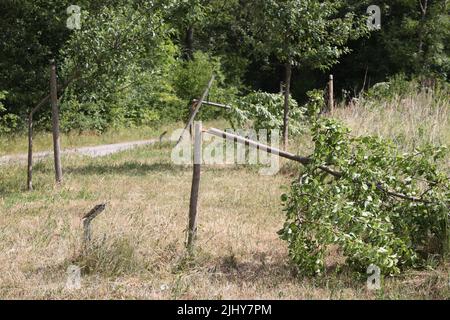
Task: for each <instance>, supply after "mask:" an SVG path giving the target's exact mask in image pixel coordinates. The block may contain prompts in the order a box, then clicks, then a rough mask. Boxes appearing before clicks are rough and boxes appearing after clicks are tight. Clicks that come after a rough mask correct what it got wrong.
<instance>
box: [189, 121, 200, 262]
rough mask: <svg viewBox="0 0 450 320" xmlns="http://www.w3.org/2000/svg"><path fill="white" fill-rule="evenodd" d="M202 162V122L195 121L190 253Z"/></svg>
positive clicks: (194, 235) (195, 222) (192, 248)
mask: <svg viewBox="0 0 450 320" xmlns="http://www.w3.org/2000/svg"><path fill="white" fill-rule="evenodd" d="M201 163H202V124H201V123H195V132H194V172H193V176H192V188H191V201H190V205H189V229H188V232H189V233H188V242H187V248H188V251H189V252H190V253H192V252H193V250H194V242H195V239H196V237H197V204H198V193H199V189H200V175H201Z"/></svg>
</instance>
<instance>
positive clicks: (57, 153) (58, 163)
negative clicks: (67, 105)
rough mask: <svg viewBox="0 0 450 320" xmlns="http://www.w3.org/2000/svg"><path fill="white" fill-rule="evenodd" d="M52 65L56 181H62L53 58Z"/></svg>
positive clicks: (51, 83)
mask: <svg viewBox="0 0 450 320" xmlns="http://www.w3.org/2000/svg"><path fill="white" fill-rule="evenodd" d="M50 63H51V65H50V70H51V76H50V96H51V97H50V101H51V104H52V127H53V128H52V129H53V153H54V159H55V179H56V183H61V182H62V167H61V140H60V137H59V108H58V85H57V81H56V65H55V61H54V60H52V61H51V62H50Z"/></svg>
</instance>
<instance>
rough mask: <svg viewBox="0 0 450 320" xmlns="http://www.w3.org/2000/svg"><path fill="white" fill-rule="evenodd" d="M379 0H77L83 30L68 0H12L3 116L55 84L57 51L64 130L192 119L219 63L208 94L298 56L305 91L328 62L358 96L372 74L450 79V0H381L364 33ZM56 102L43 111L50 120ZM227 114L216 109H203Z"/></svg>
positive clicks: (6, 24) (266, 77) (229, 96)
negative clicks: (72, 20) (378, 25)
mask: <svg viewBox="0 0 450 320" xmlns="http://www.w3.org/2000/svg"><path fill="white" fill-rule="evenodd" d="M419 3H422V7H421V5H420V4H419ZM425 3H427V5H426V8H425V7H424V4H425ZM371 4H372V3H371V1H355V0H342V1H318V0H308V1H297V0H283V1H263V2H261V1H258V0H250V1H245V2H242V1H237V0H213V1H204V0H196V1H185V0H158V1H144V0H138V1H131V0H114V1H113V0H109V1H101V2H92V1H86V0H80V1H77V5H79V6H80V7H81V9H82V12H81V20H82V21H81V30H70V29H68V28H67V27H66V20H67V18H68V17H69V16H68V14H67V12H66V9H67V3H66V2H65V1H62V0H51V1H48V0H46V1H43V0H38V1H35V0H33V1H31V0H18V1H16V0H14V1H13V0H4V1H2V2H1V5H0V9H1V10H0V17H1V19H0V29H1V30H2V32H1V34H0V43H1V46H0V90H2V91H7V92H8V95H7V96H6V98H5V99H4V103H3V105H4V107H5V109H6V110H3V111H2V117H3V119H5V113H8V114H10V115H8V119H9V120H8V121H7V122H6V123H5V121H3V127H4V126H5V124H6V125H7V126H8V130H11V129H21V128H23V127H24V123H25V120H26V115H27V113H28V111H29V110H30V109H31V108H32V107H34V106H35V105H36V104H37V103H38V102H39V101H40V100H41V99H42V97H44V96H45V95H46V94H47V93H48V80H49V75H48V74H49V72H48V70H49V66H48V64H49V60H50V59H56V61H57V64H58V73H59V82H60V83H64V82H65V81H68V80H69V79H71V77H72V76H73V75H77V79H76V80H75V81H73V82H72V83H71V84H70V86H69V90H68V91H67V92H66V93H65V95H64V96H63V97H62V99H61V112H62V117H63V123H62V126H63V129H64V130H88V129H94V130H105V129H107V128H108V127H111V126H129V125H141V124H151V123H156V122H160V121H167V120H180V119H184V118H185V117H186V115H187V112H188V111H187V110H188V104H189V100H191V99H193V98H195V97H197V96H198V94H199V93H198V92H199V91H201V88H202V87H204V86H205V84H206V82H207V81H208V80H206V81H205V79H206V78H208V77H210V74H208V73H210V72H213V71H214V72H216V73H218V74H219V77H218V78H219V81H218V82H217V84H216V87H215V89H214V90H213V91H214V94H212V95H211V99H218V100H221V102H230V101H232V100H233V96H235V95H245V94H247V93H248V92H252V91H258V90H260V91H265V92H275V91H278V88H279V83H280V81H281V80H282V79H283V77H284V70H283V69H284V68H285V65H286V63H292V65H293V66H294V69H293V88H292V95H293V97H294V98H295V99H296V100H297V101H303V100H304V99H305V98H306V92H307V91H309V90H311V89H314V88H324V87H325V79H326V73H325V72H324V71H320V70H323V69H327V68H330V67H332V66H333V65H334V66H333V67H332V68H333V69H332V72H333V73H334V74H335V75H336V79H339V80H338V81H336V86H337V88H338V89H339V90H336V92H337V94H339V93H340V89H346V91H347V92H350V94H351V95H355V94H357V93H359V91H360V90H361V87H362V86H363V84H364V85H365V87H371V86H372V85H374V84H375V83H377V82H380V81H386V79H387V78H388V77H390V76H392V75H394V74H397V73H400V72H402V73H403V74H405V76H406V77H408V78H410V77H412V76H414V75H421V76H422V77H424V79H423V83H424V84H427V85H430V84H432V83H433V81H431V80H430V79H436V78H441V79H444V80H446V79H447V77H448V71H449V49H448V43H450V41H449V40H450V33H449V30H450V28H449V27H448V24H449V14H448V13H449V12H448V9H449V8H448V3H447V2H446V1H444V0H436V1H424V0H422V1H418V0H408V1H405V0H395V1H381V2H379V3H378V4H379V5H380V7H381V9H382V29H381V30H380V31H376V32H371V33H370V34H367V32H366V30H365V29H364V28H363V26H364V19H365V18H364V15H365V14H366V9H367V7H368V6H369V5H371ZM362 35H366V36H364V37H360V36H362ZM339 58H340V60H341V63H340V64H337V65H336V63H337V62H338V59H339ZM317 68H318V69H320V70H319V71H314V70H315V69H317ZM364 78H365V80H364ZM48 110H49V108H48V106H47V107H46V108H44V109H43V110H42V112H40V113H39V114H38V115H37V118H38V120H40V122H39V123H40V126H41V127H43V128H46V127H48V121H47V120H48V118H49V111H48ZM220 115H222V113H221V112H218V111H217V110H214V111H211V112H209V114H203V115H202V117H204V118H214V117H217V116H220ZM12 119H14V121H12ZM3 131H4V130H3Z"/></svg>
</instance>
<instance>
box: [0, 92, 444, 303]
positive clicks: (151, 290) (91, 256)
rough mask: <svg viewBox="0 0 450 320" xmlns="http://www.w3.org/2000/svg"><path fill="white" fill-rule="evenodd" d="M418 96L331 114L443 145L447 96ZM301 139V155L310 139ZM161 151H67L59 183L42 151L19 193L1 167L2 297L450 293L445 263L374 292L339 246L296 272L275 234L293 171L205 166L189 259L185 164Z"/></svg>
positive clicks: (10, 170)
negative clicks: (322, 269) (71, 286)
mask: <svg viewBox="0 0 450 320" xmlns="http://www.w3.org/2000/svg"><path fill="white" fill-rule="evenodd" d="M420 99H425V100H421V101H419V102H417V103H416V101H410V102H405V103H404V104H401V106H399V102H398V103H395V104H393V105H390V106H386V108H385V109H384V111H383V112H381V111H377V110H379V109H377V108H375V107H370V106H365V107H364V108H363V107H362V106H361V107H360V108H357V107H356V106H353V107H349V108H346V109H340V110H337V111H336V112H335V114H334V116H337V117H339V118H341V119H343V120H344V121H345V122H347V123H348V124H349V125H350V126H351V127H352V128H353V129H354V132H355V133H357V134H360V133H378V134H381V135H384V136H388V137H392V138H395V139H398V140H397V141H398V142H399V144H401V145H402V146H404V147H405V148H410V147H411V146H413V145H415V144H418V143H422V142H423V141H426V140H429V141H430V142H432V143H438V142H443V143H447V144H450V143H449V137H450V128H449V110H448V104H447V105H442V106H441V107H439V108H438V109H433V110H430V108H424V107H423V106H424V105H423V103H425V104H426V102H427V100H426V97H422V98H420ZM214 125H216V126H217V124H214ZM419 128H423V130H424V133H423V134H420V131H419ZM402 136H403V137H404V140H402V141H400V138H399V137H402ZM112 140H114V139H112ZM304 142H305V144H304V146H302V147H299V148H300V149H301V150H300V151H302V153H306V152H307V149H308V148H307V145H308V138H304ZM299 145H300V144H299ZM170 151H171V146H169V145H164V146H153V147H145V148H142V149H137V150H133V151H127V152H123V153H121V154H116V155H112V156H109V157H106V158H101V159H87V158H65V159H64V168H65V181H64V184H63V186H62V187H55V186H54V185H53V181H52V178H53V171H52V164H51V162H50V160H46V161H44V162H42V163H40V164H38V165H36V169H35V170H36V173H35V183H36V191H35V192H33V193H27V192H25V191H24V185H25V183H24V182H25V179H26V176H25V167H23V166H18V165H11V166H7V167H0V177H1V179H0V252H2V254H1V255H0V298H3V299H22V298H24V299H36V298H37V299H446V298H447V299H448V298H450V291H449V288H450V287H449V271H448V270H449V265H448V264H447V265H441V266H437V267H436V269H435V270H428V271H420V272H418V271H415V272H408V273H405V274H402V275H401V276H400V277H397V278H389V279H385V280H384V284H383V290H382V291H380V292H372V291H368V290H367V289H366V283H365V281H364V279H361V278H358V277H357V276H356V275H355V274H353V273H351V272H349V271H346V270H345V269H341V268H336V264H337V262H338V261H339V260H341V257H340V255H339V254H338V253H337V252H331V253H330V258H329V261H328V264H329V267H330V268H329V271H328V273H327V274H326V276H325V277H323V278H304V277H302V275H300V274H297V272H296V269H295V268H294V267H293V266H292V265H291V263H290V261H289V258H288V256H287V249H286V244H285V243H283V242H282V241H281V240H279V239H278V236H277V234H276V232H277V231H278V229H280V228H281V226H282V224H283V222H284V216H283V212H282V208H281V206H280V200H279V199H280V195H281V193H282V192H283V191H282V187H283V186H287V185H289V183H290V181H291V180H292V177H290V176H288V175H286V174H279V175H277V176H275V177H263V176H260V175H258V170H257V169H256V168H249V167H238V168H237V167H222V168H212V167H209V168H204V169H203V174H202V183H201V196H200V208H199V212H200V216H199V223H200V225H199V239H198V242H197V248H198V249H197V252H196V254H195V256H194V257H188V256H187V255H186V249H185V247H184V241H185V229H186V226H187V214H188V204H189V194H190V187H191V177H192V173H191V169H190V168H182V167H177V166H174V165H173V164H172V163H171V162H170ZM285 172H292V169H290V170H286V171H285ZM102 202H108V207H107V210H106V211H105V212H104V213H102V214H101V215H100V216H99V217H98V218H97V219H96V220H95V221H94V222H93V235H94V241H93V243H92V246H91V248H90V249H89V250H87V251H83V250H81V248H82V243H81V237H82V227H81V221H80V220H81V217H82V215H83V214H84V213H86V212H87V211H89V210H90V209H91V208H92V207H93V206H94V205H96V204H99V203H102ZM72 264H75V265H78V266H79V267H81V268H82V271H83V276H82V288H81V289H80V290H68V289H66V288H65V284H66V279H67V275H66V270H67V268H68V266H69V265H72Z"/></svg>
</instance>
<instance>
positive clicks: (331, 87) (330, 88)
mask: <svg viewBox="0 0 450 320" xmlns="http://www.w3.org/2000/svg"><path fill="white" fill-rule="evenodd" d="M328 111H329V112H330V113H331V112H333V111H334V77H333V75H332V74H330V80H329V81H328Z"/></svg>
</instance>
